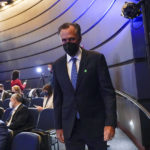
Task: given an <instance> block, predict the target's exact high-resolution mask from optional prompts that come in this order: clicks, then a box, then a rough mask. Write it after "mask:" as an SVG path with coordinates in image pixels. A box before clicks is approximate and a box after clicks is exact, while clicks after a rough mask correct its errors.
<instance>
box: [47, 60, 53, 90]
mask: <svg viewBox="0 0 150 150" xmlns="http://www.w3.org/2000/svg"><path fill="white" fill-rule="evenodd" d="M48 71H49V83H50V85H51V87H52V88H53V86H54V81H53V65H52V63H51V64H48Z"/></svg>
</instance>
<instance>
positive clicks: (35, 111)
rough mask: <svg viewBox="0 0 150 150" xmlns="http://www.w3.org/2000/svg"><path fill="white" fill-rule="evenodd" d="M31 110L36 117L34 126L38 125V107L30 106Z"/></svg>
mask: <svg viewBox="0 0 150 150" xmlns="http://www.w3.org/2000/svg"><path fill="white" fill-rule="evenodd" d="M28 109H29V111H30V114H31V115H32V118H33V119H34V121H33V122H34V127H36V125H37V121H38V118H39V111H38V110H37V109H36V108H33V107H29V108H28Z"/></svg>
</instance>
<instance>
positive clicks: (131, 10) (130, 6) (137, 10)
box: [121, 0, 143, 19]
mask: <svg viewBox="0 0 150 150" xmlns="http://www.w3.org/2000/svg"><path fill="white" fill-rule="evenodd" d="M142 3H143V0H141V1H140V2H138V3H137V4H136V3H132V2H125V4H124V5H123V7H122V13H121V15H122V16H123V17H125V18H128V19H133V18H135V17H137V16H139V15H140V14H141V13H142V12H141V4H142Z"/></svg>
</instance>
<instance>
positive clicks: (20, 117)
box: [8, 104, 33, 134]
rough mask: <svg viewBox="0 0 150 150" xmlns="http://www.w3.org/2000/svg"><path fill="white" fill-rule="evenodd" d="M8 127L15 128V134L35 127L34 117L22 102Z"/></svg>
mask: <svg viewBox="0 0 150 150" xmlns="http://www.w3.org/2000/svg"><path fill="white" fill-rule="evenodd" d="M8 128H9V129H11V130H13V131H14V134H16V133H18V132H21V131H28V130H30V129H32V128H33V118H32V116H31V114H30V112H29V110H28V108H27V107H26V106H25V105H23V104H21V105H20V106H19V107H18V109H17V110H16V112H15V114H14V115H13V118H12V121H11V124H10V125H9V126H8Z"/></svg>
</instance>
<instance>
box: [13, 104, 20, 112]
mask: <svg viewBox="0 0 150 150" xmlns="http://www.w3.org/2000/svg"><path fill="white" fill-rule="evenodd" d="M20 105H21V103H20V104H18V105H17V106H16V107H15V108H14V111H16V110H17V109H18V107H19V106H20Z"/></svg>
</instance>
